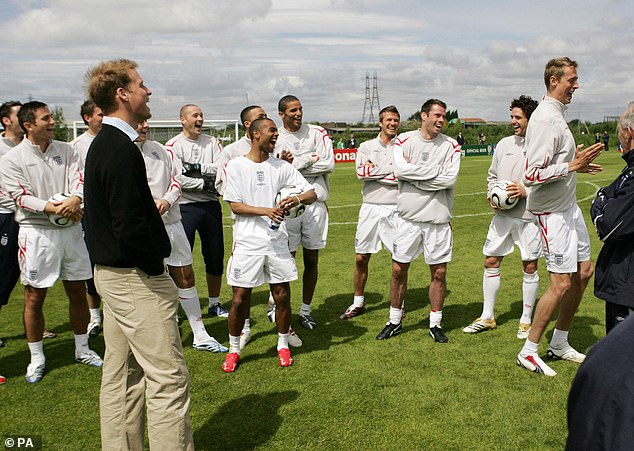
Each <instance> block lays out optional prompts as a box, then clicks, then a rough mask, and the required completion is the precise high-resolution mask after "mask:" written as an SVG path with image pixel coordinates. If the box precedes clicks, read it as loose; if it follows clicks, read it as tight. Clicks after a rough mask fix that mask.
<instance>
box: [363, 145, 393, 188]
mask: <svg viewBox="0 0 634 451" xmlns="http://www.w3.org/2000/svg"><path fill="white" fill-rule="evenodd" d="M363 144H365V143H362V144H361V145H360V146H359V148H358V149H357V156H356V158H355V166H356V170H357V178H358V179H359V180H382V179H384V178H386V177H391V178H393V179H394V180H395V181H396V178H395V177H394V170H393V168H392V167H391V166H387V165H384V166H381V165H380V164H379V163H377V162H374V161H372V160H371V159H370V156H369V155H368V150H369V149H368V147H367V146H364V145H363Z"/></svg>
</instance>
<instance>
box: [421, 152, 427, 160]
mask: <svg viewBox="0 0 634 451" xmlns="http://www.w3.org/2000/svg"><path fill="white" fill-rule="evenodd" d="M420 157H421V158H422V159H423V161H429V152H423V153H422V154H420Z"/></svg>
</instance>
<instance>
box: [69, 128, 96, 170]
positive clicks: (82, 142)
mask: <svg viewBox="0 0 634 451" xmlns="http://www.w3.org/2000/svg"><path fill="white" fill-rule="evenodd" d="M94 139H95V135H92V134H90V133H88V132H87V131H85V132H84V133H82V134H81V135H79V136H78V137H77V138H75V139H73V140H72V141H71V142H70V146H71V147H72V148H73V150H74V151H75V152H77V155H78V156H79V170H80V171H82V173H83V172H84V166H85V165H86V155H88V149H89V148H90V145H91V144H92V142H93V140H94Z"/></svg>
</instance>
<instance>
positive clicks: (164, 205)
mask: <svg viewBox="0 0 634 451" xmlns="http://www.w3.org/2000/svg"><path fill="white" fill-rule="evenodd" d="M154 204H155V205H156V209H157V210H158V212H159V214H160V215H161V216H163V215H164V214H165V212H166V211H167V210H169V209H170V204H169V202H168V201H166V200H165V199H154Z"/></svg>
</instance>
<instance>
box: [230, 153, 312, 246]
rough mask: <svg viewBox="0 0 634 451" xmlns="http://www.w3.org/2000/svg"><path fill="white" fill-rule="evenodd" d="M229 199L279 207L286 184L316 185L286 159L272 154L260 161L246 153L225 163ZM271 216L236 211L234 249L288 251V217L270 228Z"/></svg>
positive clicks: (299, 185)
mask: <svg viewBox="0 0 634 451" xmlns="http://www.w3.org/2000/svg"><path fill="white" fill-rule="evenodd" d="M225 170H226V176H227V179H226V185H225V193H224V196H223V199H224V200H225V202H240V203H243V204H247V205H250V206H253V207H275V206H276V205H275V196H276V195H277V193H278V192H279V191H280V189H281V188H282V187H283V186H285V185H295V186H298V187H300V188H301V190H302V192H306V191H309V190H311V189H313V186H312V185H311V184H309V183H308V182H307V181H306V179H305V178H304V177H302V175H301V174H300V173H299V171H297V170H296V169H295V168H293V166H291V165H290V164H288V163H287V162H286V161H283V160H279V159H277V158H275V157H272V156H271V157H269V158H268V159H267V160H266V161H263V162H262V163H256V162H254V161H252V160H250V159H248V158H247V157H245V156H242V157H238V158H234V159H233V160H230V161H229V162H228V163H227V165H226V166H225ZM270 223H271V219H269V218H268V217H267V216H246V215H238V214H236V215H234V222H233V253H236V254H248V255H270V254H278V255H279V254H288V253H289V248H288V233H287V231H286V221H282V223H281V224H280V226H279V228H278V229H276V230H272V229H269V224H270Z"/></svg>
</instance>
